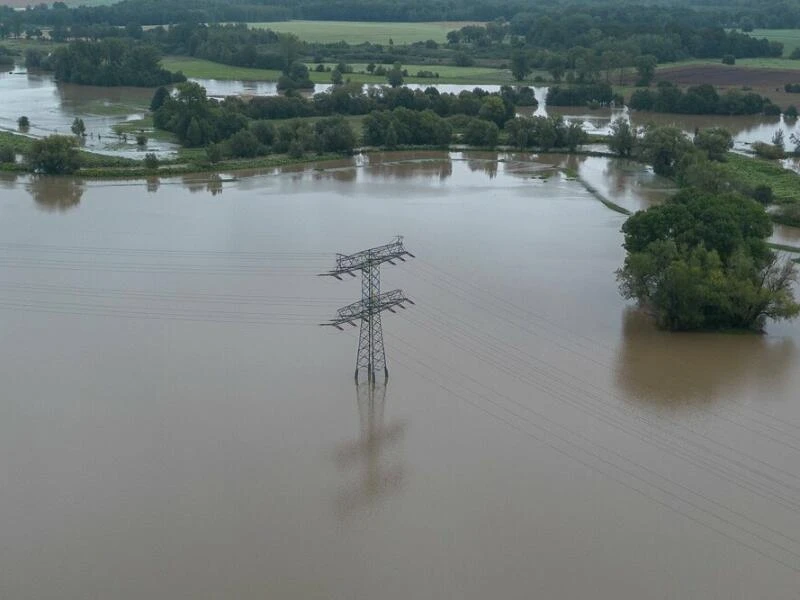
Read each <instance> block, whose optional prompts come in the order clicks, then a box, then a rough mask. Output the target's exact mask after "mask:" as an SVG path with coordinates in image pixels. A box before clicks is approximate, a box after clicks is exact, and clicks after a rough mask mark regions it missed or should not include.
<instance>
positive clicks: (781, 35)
mask: <svg viewBox="0 0 800 600" xmlns="http://www.w3.org/2000/svg"><path fill="white" fill-rule="evenodd" d="M750 35H752V36H753V37H756V38H767V39H768V40H769V41H770V42H780V43H781V44H783V55H784V56H789V55H790V54H791V53H792V50H794V49H795V48H800V29H754V30H753V32H752V33H751V34H750Z"/></svg>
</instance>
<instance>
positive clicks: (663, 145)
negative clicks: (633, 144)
mask: <svg viewBox="0 0 800 600" xmlns="http://www.w3.org/2000/svg"><path fill="white" fill-rule="evenodd" d="M692 147H693V146H692V142H691V141H690V140H689V138H687V137H686V135H684V133H683V131H681V130H680V129H678V128H677V127H670V126H665V127H650V128H648V129H647V131H645V134H644V136H643V137H642V139H641V140H640V141H639V144H638V151H639V155H640V156H641V158H642V159H643V160H644V161H645V162H648V163H650V164H652V165H653V171H655V173H656V174H657V175H664V176H665V177H672V176H673V175H675V173H676V167H677V165H678V161H679V160H680V159H681V158H683V157H684V155H686V154H687V153H689V152H690V151H691V150H692Z"/></svg>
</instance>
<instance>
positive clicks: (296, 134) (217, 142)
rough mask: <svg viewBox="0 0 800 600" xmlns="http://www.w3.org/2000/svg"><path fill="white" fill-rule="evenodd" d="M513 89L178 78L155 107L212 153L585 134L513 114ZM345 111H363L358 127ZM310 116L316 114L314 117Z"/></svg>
mask: <svg viewBox="0 0 800 600" xmlns="http://www.w3.org/2000/svg"><path fill="white" fill-rule="evenodd" d="M519 97H522V98H527V95H526V94H524V93H522V92H520V91H518V90H514V89H512V88H503V89H502V90H501V92H498V93H489V92H486V91H484V90H481V89H475V90H473V91H464V92H461V93H459V94H457V95H456V94H448V93H440V92H439V91H438V90H436V89H435V88H428V89H427V90H425V91H421V90H410V89H408V88H381V89H369V90H368V91H367V92H364V91H363V90H362V88H361V86H360V85H353V84H349V85H341V86H336V87H334V88H333V89H332V90H331V91H329V92H325V93H321V94H315V95H314V96H313V97H311V98H305V97H302V96H299V95H296V94H288V95H286V96H269V97H256V98H253V99H251V100H249V101H245V100H243V99H242V98H239V97H233V96H232V97H227V98H224V99H223V100H219V101H218V100H215V99H210V98H208V97H207V95H206V91H205V89H204V88H203V87H202V86H200V85H198V84H196V83H191V82H189V83H183V84H179V85H178V88H177V93H176V94H174V95H172V94H170V93H169V92H168V91H167V90H166V88H160V89H159V90H157V91H156V93H155V94H154V96H153V101H152V103H151V109H152V110H153V111H154V113H153V122H154V125H155V126H156V127H158V128H159V129H163V130H166V131H170V132H172V133H174V134H175V135H176V137H177V138H178V139H179V140H180V142H181V143H182V144H183V145H185V146H187V147H205V148H206V152H207V154H208V156H209V160H213V161H215V162H216V161H218V160H222V159H223V158H225V157H252V156H259V155H264V154H269V153H288V154H290V155H291V156H301V155H302V154H304V153H305V152H309V151H315V152H319V153H330V152H345V153H346V152H351V151H352V150H353V149H354V148H355V147H356V146H358V145H359V144H364V145H367V146H379V147H386V148H395V147H398V146H435V147H446V146H448V145H449V144H451V143H452V142H453V141H460V142H462V143H466V144H469V145H472V146H481V147H494V146H496V145H497V144H498V142H499V140H500V135H501V133H502V135H504V136H505V139H506V140H507V142H508V143H509V144H512V145H514V146H517V147H519V148H541V149H551V148H565V149H573V150H574V149H575V148H576V147H577V146H578V145H580V144H582V143H585V142H586V141H587V136H586V134H585V133H584V132H583V130H582V129H581V128H580V126H579V125H578V124H570V125H567V124H566V123H565V122H564V121H563V119H561V118H547V117H534V118H530V119H529V118H519V117H516V116H515V114H516V104H515V103H514V100H515V99H516V98H519ZM348 115H360V116H364V119H363V121H362V123H361V131H360V133H358V134H357V133H356V132H354V131H353V128H352V125H351V123H350V122H349V121H348V120H347V119H346V118H345V117H346V116H348ZM309 117H314V120H313V121H312V120H311V119H309Z"/></svg>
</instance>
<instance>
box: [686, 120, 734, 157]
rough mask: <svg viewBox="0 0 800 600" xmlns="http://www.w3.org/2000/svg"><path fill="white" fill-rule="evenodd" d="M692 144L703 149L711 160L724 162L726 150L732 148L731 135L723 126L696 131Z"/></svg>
mask: <svg viewBox="0 0 800 600" xmlns="http://www.w3.org/2000/svg"><path fill="white" fill-rule="evenodd" d="M694 145H695V146H697V147H698V148H700V149H702V150H705V151H706V152H707V153H708V158H710V159H711V160H716V161H719V162H724V161H725V159H726V155H727V154H728V151H730V150H732V149H733V136H732V135H731V132H730V131H728V130H727V129H725V128H723V127H711V128H709V129H703V130H702V131H698V132H697V134H696V135H695V136H694Z"/></svg>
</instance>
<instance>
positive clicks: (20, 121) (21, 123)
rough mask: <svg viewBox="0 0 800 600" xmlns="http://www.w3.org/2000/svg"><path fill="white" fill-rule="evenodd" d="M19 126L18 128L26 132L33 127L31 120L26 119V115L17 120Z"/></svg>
mask: <svg viewBox="0 0 800 600" xmlns="http://www.w3.org/2000/svg"><path fill="white" fill-rule="evenodd" d="M17 126H18V127H19V128H20V129H22V130H25V129H27V128H28V127H30V126H31V122H30V120H29V119H28V117H26V116H25V115H23V116H21V117H20V118H19V119H17Z"/></svg>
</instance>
